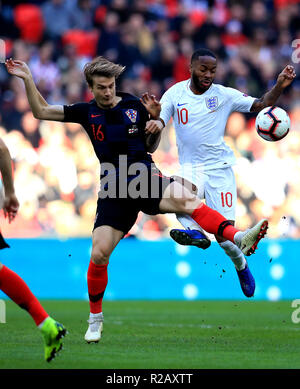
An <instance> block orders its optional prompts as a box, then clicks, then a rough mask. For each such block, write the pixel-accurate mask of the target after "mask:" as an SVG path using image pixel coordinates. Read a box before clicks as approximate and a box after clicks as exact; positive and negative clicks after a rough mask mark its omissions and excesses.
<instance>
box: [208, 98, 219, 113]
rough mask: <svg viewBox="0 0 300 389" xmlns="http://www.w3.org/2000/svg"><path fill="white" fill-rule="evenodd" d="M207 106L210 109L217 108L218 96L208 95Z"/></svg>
mask: <svg viewBox="0 0 300 389" xmlns="http://www.w3.org/2000/svg"><path fill="white" fill-rule="evenodd" d="M205 102H206V106H207V108H208V109H210V110H215V109H216V108H217V107H218V97H217V96H213V97H206V99H205Z"/></svg>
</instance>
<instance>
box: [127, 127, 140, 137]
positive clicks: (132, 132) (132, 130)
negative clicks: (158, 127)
mask: <svg viewBox="0 0 300 389" xmlns="http://www.w3.org/2000/svg"><path fill="white" fill-rule="evenodd" d="M138 131H139V129H138V127H137V126H136V125H135V124H134V125H133V126H132V127H131V128H128V135H134V134H136V133H137V132H138Z"/></svg>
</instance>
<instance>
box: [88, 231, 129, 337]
mask: <svg viewBox="0 0 300 389" xmlns="http://www.w3.org/2000/svg"><path fill="white" fill-rule="evenodd" d="M123 236H124V233H123V232H122V231H119V230H116V229H115V228H113V227H110V226H106V225H105V226H100V227H97V228H95V229H94V231H93V237H92V239H93V247H92V254H91V260H90V264H89V268H88V273H87V282H88V293H89V301H90V317H89V319H88V323H89V327H88V329H87V332H86V334H85V337H84V339H85V340H86V341H87V342H88V343H91V342H98V341H99V340H100V338H101V333H102V330H103V313H102V300H103V296H104V292H105V289H106V286H107V282H108V277H107V266H108V263H109V257H110V255H111V253H112V252H113V250H114V248H115V247H116V245H117V244H118V243H119V241H120V240H121V239H122V237H123Z"/></svg>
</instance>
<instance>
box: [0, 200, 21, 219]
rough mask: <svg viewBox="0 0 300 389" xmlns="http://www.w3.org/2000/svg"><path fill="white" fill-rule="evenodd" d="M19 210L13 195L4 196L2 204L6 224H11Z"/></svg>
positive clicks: (17, 202)
mask: <svg viewBox="0 0 300 389" xmlns="http://www.w3.org/2000/svg"><path fill="white" fill-rule="evenodd" d="M18 209H19V201H18V199H17V197H16V195H15V194H14V193H12V194H9V195H5V198H4V202H3V212H4V217H5V218H8V222H9V223H10V222H12V221H13V220H14V218H15V217H16V215H17V212H18Z"/></svg>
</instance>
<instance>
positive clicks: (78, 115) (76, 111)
mask: <svg viewBox="0 0 300 389" xmlns="http://www.w3.org/2000/svg"><path fill="white" fill-rule="evenodd" d="M88 109H89V105H88V103H77V104H71V105H64V122H70V123H80V124H82V125H84V123H86V122H87V120H88Z"/></svg>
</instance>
